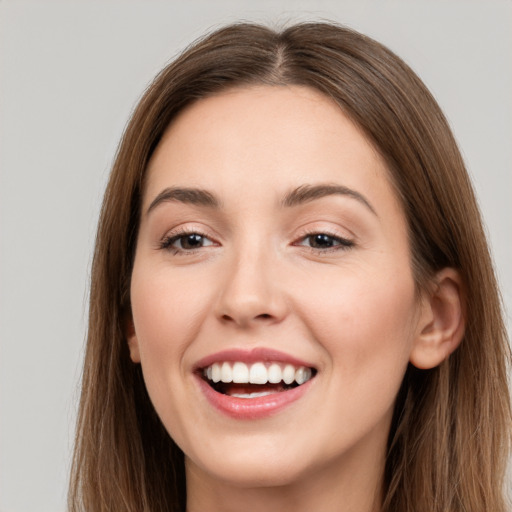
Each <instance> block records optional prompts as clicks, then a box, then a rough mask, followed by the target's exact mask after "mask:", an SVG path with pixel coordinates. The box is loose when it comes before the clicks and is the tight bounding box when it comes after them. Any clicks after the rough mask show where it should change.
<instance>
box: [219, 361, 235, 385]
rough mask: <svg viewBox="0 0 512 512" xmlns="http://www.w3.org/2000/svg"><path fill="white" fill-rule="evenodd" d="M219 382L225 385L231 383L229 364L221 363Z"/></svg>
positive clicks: (231, 374) (231, 372) (231, 376)
mask: <svg viewBox="0 0 512 512" xmlns="http://www.w3.org/2000/svg"><path fill="white" fill-rule="evenodd" d="M220 380H221V381H222V382H225V383H226V384H227V383H229V382H233V371H232V370H231V365H230V364H229V363H222V368H221V369H220Z"/></svg>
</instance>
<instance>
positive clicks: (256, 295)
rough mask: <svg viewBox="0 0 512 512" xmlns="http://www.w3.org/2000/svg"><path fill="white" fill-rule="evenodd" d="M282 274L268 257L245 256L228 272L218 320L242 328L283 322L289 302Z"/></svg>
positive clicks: (221, 294)
mask: <svg viewBox="0 0 512 512" xmlns="http://www.w3.org/2000/svg"><path fill="white" fill-rule="evenodd" d="M278 274H279V270H278V269H277V268H276V264H275V262H273V261H272V258H271V257H269V256H268V255H262V254H260V255H256V254H247V253H246V254H244V255H242V256H239V257H237V258H236V261H235V262H233V263H232V264H230V265H229V268H226V278H225V279H223V280H222V290H221V292H220V295H219V299H218V303H217V317H218V318H219V320H220V321H221V322H223V323H227V324H232V325H234V326H238V327H241V328H250V327H251V326H257V325H262V324H274V323H279V322H281V321H282V320H283V319H284V318H285V317H286V314H287V309H288V308H287V302H286V298H285V290H284V289H283V283H282V281H281V280H280V279H279V277H278Z"/></svg>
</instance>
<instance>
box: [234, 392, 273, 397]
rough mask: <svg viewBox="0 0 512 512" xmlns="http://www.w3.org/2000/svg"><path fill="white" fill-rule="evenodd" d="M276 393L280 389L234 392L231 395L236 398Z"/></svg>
mask: <svg viewBox="0 0 512 512" xmlns="http://www.w3.org/2000/svg"><path fill="white" fill-rule="evenodd" d="M275 393H278V391H261V392H259V393H233V394H232V395H229V396H233V397H235V398H258V397H259V396H268V395H274V394H275Z"/></svg>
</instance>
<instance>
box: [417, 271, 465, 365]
mask: <svg viewBox="0 0 512 512" xmlns="http://www.w3.org/2000/svg"><path fill="white" fill-rule="evenodd" d="M464 304H465V297H464V290H463V283H462V279H461V277H460V274H459V273H458V272H457V271H456V270H455V269H453V268H445V269H443V270H441V271H440V272H438V273H437V274H436V277H435V280H434V282H433V287H432V290H431V291H430V292H429V293H426V294H425V297H424V298H423V303H422V311H421V315H420V321H419V324H418V333H417V335H416V339H415V340H414V345H413V348H412V351H411V354H410V362H411V363H412V364H413V365H414V366H416V367H417V368H420V369H424V370H426V369H430V368H434V367H436V366H438V365H439V364H441V363H442V362H443V361H444V360H445V359H447V358H448V357H449V356H450V354H451V353H452V352H453V351H454V350H455V349H456V348H457V347H458V346H459V344H460V342H461V341H462V338H463V336H464V327H465V318H464V317H465V311H464V309H465V308H464Z"/></svg>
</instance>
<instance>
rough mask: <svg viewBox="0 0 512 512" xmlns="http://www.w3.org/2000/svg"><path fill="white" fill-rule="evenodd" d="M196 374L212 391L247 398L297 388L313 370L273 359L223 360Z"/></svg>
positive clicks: (314, 371) (314, 372) (309, 377)
mask: <svg viewBox="0 0 512 512" xmlns="http://www.w3.org/2000/svg"><path fill="white" fill-rule="evenodd" d="M199 373H200V375H201V377H202V378H203V380H204V381H205V382H207V383H208V384H209V385H210V386H211V387H212V388H213V389H214V390H215V391H216V392H218V393H221V394H223V395H228V396H231V397H234V398H248V399H250V398H258V397H264V396H268V395H272V394H275V393H282V392H284V391H289V390H291V389H294V388H297V387H299V386H301V385H302V384H305V383H306V382H308V381H309V380H311V379H312V378H313V377H314V376H315V375H316V370H315V369H314V368H309V367H306V366H295V365H293V364H282V363H276V362H274V363H269V362H255V363H252V364H246V363H243V362H241V361H234V362H228V361H225V362H217V363H213V364H212V365H209V366H207V367H205V368H202V369H201V370H200V371H199Z"/></svg>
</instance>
